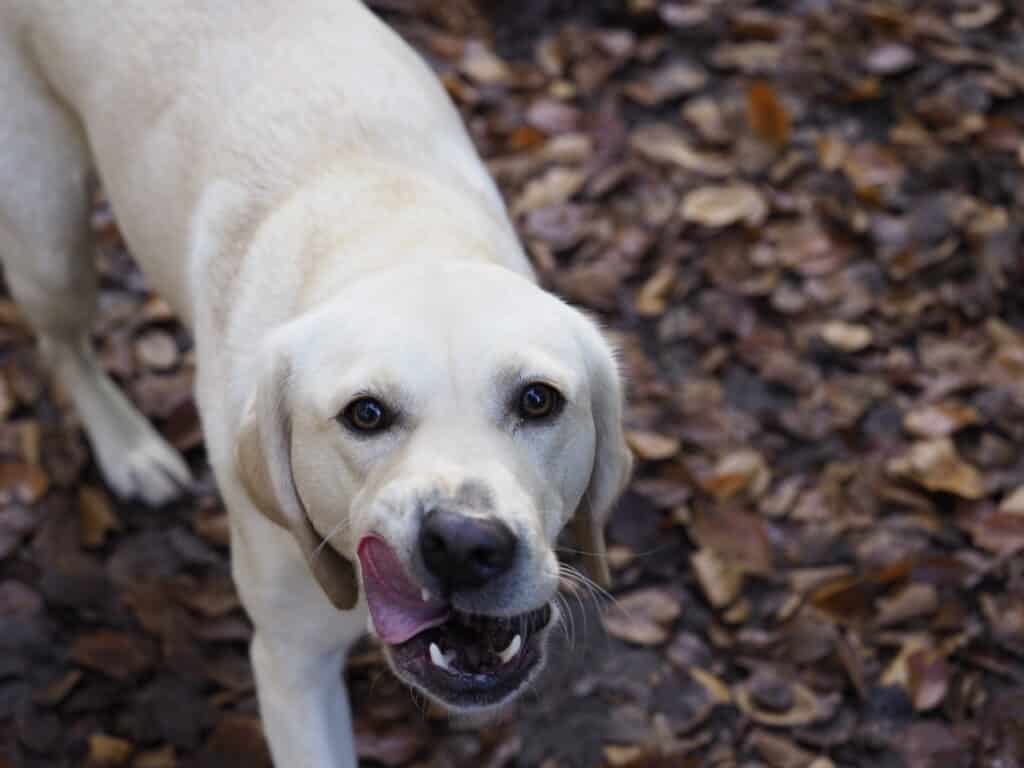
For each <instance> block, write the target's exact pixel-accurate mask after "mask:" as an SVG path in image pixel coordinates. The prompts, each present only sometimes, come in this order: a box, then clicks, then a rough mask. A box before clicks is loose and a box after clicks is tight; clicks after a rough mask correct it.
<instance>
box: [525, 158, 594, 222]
mask: <svg viewBox="0 0 1024 768" xmlns="http://www.w3.org/2000/svg"><path fill="white" fill-rule="evenodd" d="M585 180H586V177H585V176H584V175H583V173H582V172H581V171H577V170H575V169H571V168H561V167H558V166H555V167H553V168H550V169H548V171H547V172H545V173H544V174H543V175H541V176H539V177H537V178H535V179H531V180H530V181H529V182H528V183H527V185H526V186H525V187H524V188H523V192H522V194H521V195H520V196H519V197H518V198H517V199H516V200H515V201H514V202H513V203H512V215H513V216H519V215H521V214H523V213H526V212H528V211H533V210H536V209H538V208H544V207H546V206H549V205H558V204H560V203H564V202H566V201H567V200H569V198H571V197H572V196H573V195H575V194H576V193H577V192H578V191H579V190H580V188H581V187H582V186H583V182H584V181H585Z"/></svg>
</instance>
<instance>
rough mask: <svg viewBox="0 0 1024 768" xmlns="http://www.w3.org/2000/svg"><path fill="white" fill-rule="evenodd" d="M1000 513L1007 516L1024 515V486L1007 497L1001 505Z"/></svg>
mask: <svg viewBox="0 0 1024 768" xmlns="http://www.w3.org/2000/svg"><path fill="white" fill-rule="evenodd" d="M999 511H1000V512H1002V513H1003V514H1006V515H1024V485H1021V486H1018V487H1017V488H1016V490H1014V491H1011V492H1010V493H1008V494H1007V495H1006V498H1004V499H1003V500H1002V502H1001V503H1000V504H999Z"/></svg>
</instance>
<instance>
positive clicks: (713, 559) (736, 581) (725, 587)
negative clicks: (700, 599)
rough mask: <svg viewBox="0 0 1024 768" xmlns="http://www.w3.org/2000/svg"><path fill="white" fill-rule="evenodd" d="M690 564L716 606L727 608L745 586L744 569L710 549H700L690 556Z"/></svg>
mask: <svg viewBox="0 0 1024 768" xmlns="http://www.w3.org/2000/svg"><path fill="white" fill-rule="evenodd" d="M690 565H691V566H692V567H693V570H694V572H695V574H696V576H697V581H698V582H700V586H701V589H703V590H704V594H705V595H706V596H707V598H708V602H710V603H711V604H712V605H713V606H715V607H716V608H725V607H727V606H728V605H730V604H731V603H732V602H733V601H734V600H735V599H736V598H737V597H738V596H739V594H740V590H741V589H742V588H743V570H742V569H741V568H737V567H735V566H733V565H731V564H729V563H728V562H726V561H725V560H723V559H722V558H720V557H719V556H718V555H716V554H715V553H714V552H713V551H712V550H710V549H700V550H698V551H697V552H695V553H694V554H693V555H691V556H690Z"/></svg>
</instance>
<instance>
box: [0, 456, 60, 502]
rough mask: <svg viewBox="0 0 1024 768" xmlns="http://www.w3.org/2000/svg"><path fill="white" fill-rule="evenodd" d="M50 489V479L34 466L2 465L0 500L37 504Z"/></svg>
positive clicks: (0, 469) (0, 464)
mask: <svg viewBox="0 0 1024 768" xmlns="http://www.w3.org/2000/svg"><path fill="white" fill-rule="evenodd" d="M49 488H50V478H49V477H48V476H47V474H46V472H44V471H43V469H42V468H41V467H38V466H35V465H33V464H21V463H12V462H4V463H0V500H5V501H6V503H10V502H12V501H18V502H21V503H22V504H35V503H36V502H37V501H39V500H40V499H41V498H42V497H43V496H44V495H45V494H46V492H47V490H49Z"/></svg>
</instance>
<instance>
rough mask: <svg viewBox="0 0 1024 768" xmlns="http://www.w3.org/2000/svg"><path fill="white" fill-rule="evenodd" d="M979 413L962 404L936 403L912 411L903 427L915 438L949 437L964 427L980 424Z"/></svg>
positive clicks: (904, 420) (905, 419)
mask: <svg viewBox="0 0 1024 768" xmlns="http://www.w3.org/2000/svg"><path fill="white" fill-rule="evenodd" d="M978 419H979V416H978V411H977V410H976V409H974V408H972V407H971V406H969V405H963V404H962V403H955V402H949V403H936V404H932V405H924V406H921V407H920V408H915V409H914V410H912V411H910V412H909V413H908V414H907V415H906V416H905V417H904V419H903V427H904V429H906V430H907V432H909V433H911V434H912V435H914V436H915V437H921V438H935V437H948V436H949V435H952V434H953V433H954V432H957V431H959V430H961V429H963V428H964V427H967V426H970V425H972V424H977V423H978Z"/></svg>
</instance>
